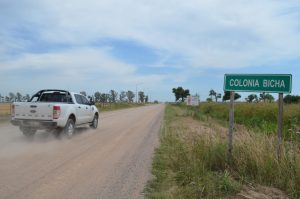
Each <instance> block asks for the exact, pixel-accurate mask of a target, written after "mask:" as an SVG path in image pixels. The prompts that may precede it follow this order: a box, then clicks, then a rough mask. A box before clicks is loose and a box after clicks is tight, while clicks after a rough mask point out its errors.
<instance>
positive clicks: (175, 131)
mask: <svg viewBox="0 0 300 199" xmlns="http://www.w3.org/2000/svg"><path fill="white" fill-rule="evenodd" d="M227 106H228V105H226V104H224V105H222V104H213V103H208V104H201V105H200V108H199V107H197V108H189V107H186V106H184V105H168V106H167V107H166V111H165V120H164V125H163V128H162V130H161V137H160V140H161V145H160V147H159V148H158V149H157V150H156V152H155V157H154V160H153V168H152V173H153V175H154V178H153V180H152V181H150V182H149V183H148V186H147V188H146V194H147V197H148V198H266V197H269V198H300V147H299V142H298V141H296V139H293V140H291V139H286V140H285V141H284V144H283V145H284V147H283V148H284V149H283V155H282V157H281V159H280V160H278V159H277V156H276V146H277V137H276V134H275V132H276V127H275V126H276V125H275V124H276V121H277V120H276V118H277V112H276V110H277V109H276V107H275V106H276V105H272V104H268V105H265V104H262V105H260V104H255V107H254V105H252V104H237V105H236V113H235V115H236V122H237V123H239V124H240V125H236V128H235V134H234V142H233V144H234V148H233V159H232V161H229V160H228V157H227V131H228V130H227V127H226V125H227V124H226V122H225V121H227V119H228V116H227V115H228V108H227ZM297 110H298V111H297ZM255 117H257V118H255ZM251 118H253V119H251ZM293 118H298V119H299V108H297V107H296V106H294V105H291V107H288V106H286V107H285V118H284V120H288V121H289V119H291V120H293V121H289V122H285V129H286V133H288V132H289V131H288V129H289V128H290V127H291V125H298V122H297V121H294V120H295V119H293ZM249 120H250V121H251V122H249ZM274 123H275V124H274ZM274 129H275V131H274ZM294 136H298V135H297V134H294ZM288 137H289V138H291V135H289V136H288ZM249 190H250V191H249ZM253 193H256V194H257V195H256V196H255V195H251V194H253Z"/></svg>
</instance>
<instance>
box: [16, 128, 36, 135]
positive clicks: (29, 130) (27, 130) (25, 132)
mask: <svg viewBox="0 0 300 199" xmlns="http://www.w3.org/2000/svg"><path fill="white" fill-rule="evenodd" d="M20 130H21V131H22V133H23V135H25V136H26V137H33V136H34V134H35V133H36V129H33V128H30V127H22V126H21V127H20Z"/></svg>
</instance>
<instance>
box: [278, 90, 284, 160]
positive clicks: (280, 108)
mask: <svg viewBox="0 0 300 199" xmlns="http://www.w3.org/2000/svg"><path fill="white" fill-rule="evenodd" d="M277 122H278V129H277V133H278V146H277V157H278V160H280V158H281V154H282V131H283V93H279V94H278V121H277Z"/></svg>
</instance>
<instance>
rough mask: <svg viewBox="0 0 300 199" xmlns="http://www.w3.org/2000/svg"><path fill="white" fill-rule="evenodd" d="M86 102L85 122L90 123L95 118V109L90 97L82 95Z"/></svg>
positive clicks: (83, 100) (84, 102)
mask: <svg viewBox="0 0 300 199" xmlns="http://www.w3.org/2000/svg"><path fill="white" fill-rule="evenodd" d="M81 99H82V102H83V104H84V123H89V122H91V121H92V120H93V110H92V107H91V105H90V102H89V100H88V99H86V97H85V96H83V95H82V96H81Z"/></svg>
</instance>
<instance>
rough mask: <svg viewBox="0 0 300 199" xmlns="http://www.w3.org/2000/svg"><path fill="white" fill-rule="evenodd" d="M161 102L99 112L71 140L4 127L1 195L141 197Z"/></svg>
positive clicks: (0, 152) (0, 140)
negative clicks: (30, 136)
mask: <svg viewBox="0 0 300 199" xmlns="http://www.w3.org/2000/svg"><path fill="white" fill-rule="evenodd" d="M163 110H164V106H163V105H155V106H146V107H140V108H134V109H126V110H120V111H113V112H105V113H102V114H101V117H100V120H101V121H100V126H99V127H98V129H97V130H91V129H89V128H87V127H85V128H81V129H79V130H78V133H77V134H76V135H75V136H74V137H73V138H72V139H70V140H69V139H66V138H65V139H60V140H58V139H56V138H54V137H53V136H52V135H51V134H49V133H46V132H43V131H41V132H38V133H37V134H36V136H35V138H34V140H32V141H29V140H27V139H25V138H24V137H23V135H22V134H21V133H20V132H19V130H18V129H17V128H15V127H12V126H10V125H9V124H4V125H3V124H2V125H1V126H0V198H22V199H24V198H30V199H40V198H43V199H47V198H55V199H56V198H57V199H58V198H64V199H67V198H72V199H74V198H85V199H90V198H92V199H93V198H99V199H100V198H101V199H102V198H109V199H114V198H143V193H142V192H143V189H144V186H145V184H146V181H147V180H148V179H149V178H150V177H151V175H150V169H151V161H152V160H151V159H152V155H153V152H154V148H155V146H157V144H158V133H159V129H160V123H161V120H162V116H163Z"/></svg>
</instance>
